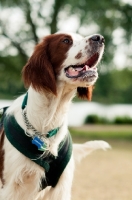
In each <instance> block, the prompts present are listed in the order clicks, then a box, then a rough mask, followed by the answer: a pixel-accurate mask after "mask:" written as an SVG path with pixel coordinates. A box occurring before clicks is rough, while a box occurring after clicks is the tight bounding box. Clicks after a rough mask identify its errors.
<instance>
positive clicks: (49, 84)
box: [23, 33, 104, 100]
mask: <svg viewBox="0 0 132 200" xmlns="http://www.w3.org/2000/svg"><path fill="white" fill-rule="evenodd" d="M103 51H104V38H103V36H101V35H98V34H96V35H92V36H88V37H85V38H83V37H82V36H80V35H78V34H73V33H70V34H66V33H56V34H52V35H49V36H46V37H45V38H44V39H43V41H42V42H41V43H40V44H38V45H37V46H36V48H35V51H34V53H33V55H32V56H31V58H30V59H29V61H28V62H27V64H26V65H25V67H24V69H23V79H24V82H25V85H26V86H28V87H29V86H30V85H32V87H33V88H34V89H35V90H37V91H43V90H47V91H50V92H52V93H53V94H55V95H56V93H57V89H56V82H58V81H63V82H66V83H67V84H71V85H74V86H76V87H77V92H78V96H79V97H83V98H87V99H89V100H90V99H91V95H92V88H93V85H94V83H95V82H96V80H97V78H98V73H97V67H96V66H97V64H98V63H99V61H100V59H101V57H102V55H103Z"/></svg>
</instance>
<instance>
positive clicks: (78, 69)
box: [67, 65, 89, 76]
mask: <svg viewBox="0 0 132 200" xmlns="http://www.w3.org/2000/svg"><path fill="white" fill-rule="evenodd" d="M88 69H89V66H88V65H85V66H84V67H83V68H82V67H69V68H68V70H67V72H68V74H69V75H70V76H77V75H78V74H79V72H81V71H83V72H85V71H88Z"/></svg>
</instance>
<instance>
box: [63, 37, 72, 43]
mask: <svg viewBox="0 0 132 200" xmlns="http://www.w3.org/2000/svg"><path fill="white" fill-rule="evenodd" d="M63 42H64V43H66V44H70V43H71V41H70V40H69V39H67V38H66V39H64V40H63Z"/></svg>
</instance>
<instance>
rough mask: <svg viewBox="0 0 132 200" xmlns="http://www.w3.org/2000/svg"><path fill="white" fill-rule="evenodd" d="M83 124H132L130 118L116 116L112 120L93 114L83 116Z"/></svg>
mask: <svg viewBox="0 0 132 200" xmlns="http://www.w3.org/2000/svg"><path fill="white" fill-rule="evenodd" d="M84 124H132V118H130V117H129V116H123V117H121V116H117V117H115V118H114V119H113V120H109V119H107V118H104V117H100V116H98V115H94V114H93V115H88V116H86V117H85V120H84Z"/></svg>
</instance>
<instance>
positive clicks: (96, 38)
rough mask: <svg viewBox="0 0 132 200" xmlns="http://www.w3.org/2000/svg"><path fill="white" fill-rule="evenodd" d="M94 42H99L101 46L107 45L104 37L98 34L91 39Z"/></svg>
mask: <svg viewBox="0 0 132 200" xmlns="http://www.w3.org/2000/svg"><path fill="white" fill-rule="evenodd" d="M90 39H91V40H92V41H94V42H99V43H100V44H103V43H105V39H104V37H103V36H102V35H99V34H96V35H93V36H92V37H91V38H90Z"/></svg>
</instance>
